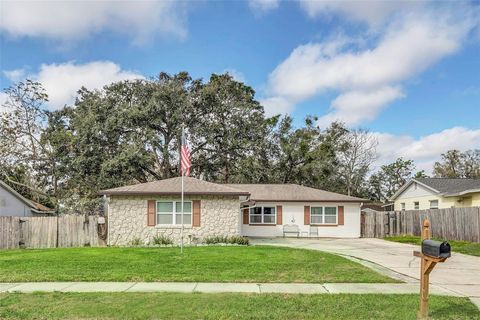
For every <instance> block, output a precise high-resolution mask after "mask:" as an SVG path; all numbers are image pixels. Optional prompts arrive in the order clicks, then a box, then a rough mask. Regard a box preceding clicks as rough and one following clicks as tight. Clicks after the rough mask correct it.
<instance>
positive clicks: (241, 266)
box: [0, 246, 398, 283]
mask: <svg viewBox="0 0 480 320" xmlns="http://www.w3.org/2000/svg"><path fill="white" fill-rule="evenodd" d="M20 281H35V282H39V281H195V282H196V281H198V282H315V283H326V282H364V283H366V282H368V283H372V282H398V281H395V280H393V279H391V278H389V277H386V276H383V275H381V274H379V273H377V272H375V271H373V270H371V269H369V268H367V267H364V266H362V265H360V264H358V263H355V262H352V261H350V260H347V259H345V258H342V257H340V256H337V255H333V254H329V253H325V252H321V251H314V250H302V249H291V248H280V247H271V246H251V247H242V246H238V247H235V246H230V247H222V246H218V247H217V246H210V247H188V248H185V250H184V253H183V255H182V254H181V253H180V249H179V248H63V249H39V250H28V249H27V250H25V249H24V250H3V251H0V282H20Z"/></svg>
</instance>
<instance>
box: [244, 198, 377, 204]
mask: <svg viewBox="0 0 480 320" xmlns="http://www.w3.org/2000/svg"><path fill="white" fill-rule="evenodd" d="M250 200H251V201H256V202H332V203H333V202H348V203H363V202H370V200H368V199H358V200H353V199H349V200H341V199H334V200H332V199H330V200H321V199H302V200H298V199H290V200H288V199H255V198H250Z"/></svg>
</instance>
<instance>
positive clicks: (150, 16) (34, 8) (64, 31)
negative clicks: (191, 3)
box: [0, 0, 186, 43]
mask: <svg viewBox="0 0 480 320" xmlns="http://www.w3.org/2000/svg"><path fill="white" fill-rule="evenodd" d="M0 11H1V13H0V30H4V31H5V32H7V33H8V34H10V35H12V36H14V37H43V38H49V39H55V40H62V41H68V40H72V39H81V38H85V37H87V36H89V35H91V34H94V33H98V32H101V31H111V32H116V33H120V34H127V35H129V36H131V37H132V38H133V40H134V41H135V42H136V43H142V42H145V41H147V40H149V39H150V38H151V37H153V36H154V35H155V34H162V35H173V36H177V37H184V36H185V35H186V27H185V24H186V10H185V8H184V5H183V4H182V3H181V2H175V1H8V0H7V1H2V2H1V10H0Z"/></svg>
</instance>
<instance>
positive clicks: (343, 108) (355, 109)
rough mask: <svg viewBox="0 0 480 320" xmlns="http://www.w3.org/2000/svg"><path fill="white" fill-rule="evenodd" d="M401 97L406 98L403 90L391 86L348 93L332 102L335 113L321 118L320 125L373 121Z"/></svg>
mask: <svg viewBox="0 0 480 320" xmlns="http://www.w3.org/2000/svg"><path fill="white" fill-rule="evenodd" d="M401 97H404V94H403V92H402V90H401V89H400V88H398V87H390V86H385V87H382V88H379V89H375V90H370V91H362V90H353V91H348V92H346V93H343V94H341V95H339V96H338V97H337V98H335V100H333V101H332V109H334V111H333V112H331V113H329V114H327V115H325V116H323V117H320V118H319V119H318V125H320V126H321V127H328V125H329V124H330V123H332V122H333V121H343V122H345V123H348V124H357V123H361V122H362V121H363V120H373V119H375V118H376V117H377V115H378V114H379V113H380V111H381V109H382V108H383V107H384V106H385V105H387V104H388V103H390V102H392V101H394V100H396V99H399V98H401Z"/></svg>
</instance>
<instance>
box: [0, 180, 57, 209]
mask: <svg viewBox="0 0 480 320" xmlns="http://www.w3.org/2000/svg"><path fill="white" fill-rule="evenodd" d="M0 186H1V187H3V189H5V190H7V191H8V192H9V193H10V194H12V195H13V196H14V197H16V198H17V199H18V200H20V201H21V202H23V203H24V204H25V205H27V206H28V207H30V209H32V211H33V212H35V213H51V212H54V211H55V210H54V209H52V208H49V207H46V206H44V205H43V204H41V203H38V202H35V201H33V200H30V199H27V198H25V197H24V196H22V195H21V194H20V193H18V192H17V191H16V190H15V189H13V188H12V187H10V186H9V185H8V184H6V183H5V182H3V181H2V180H0Z"/></svg>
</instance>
